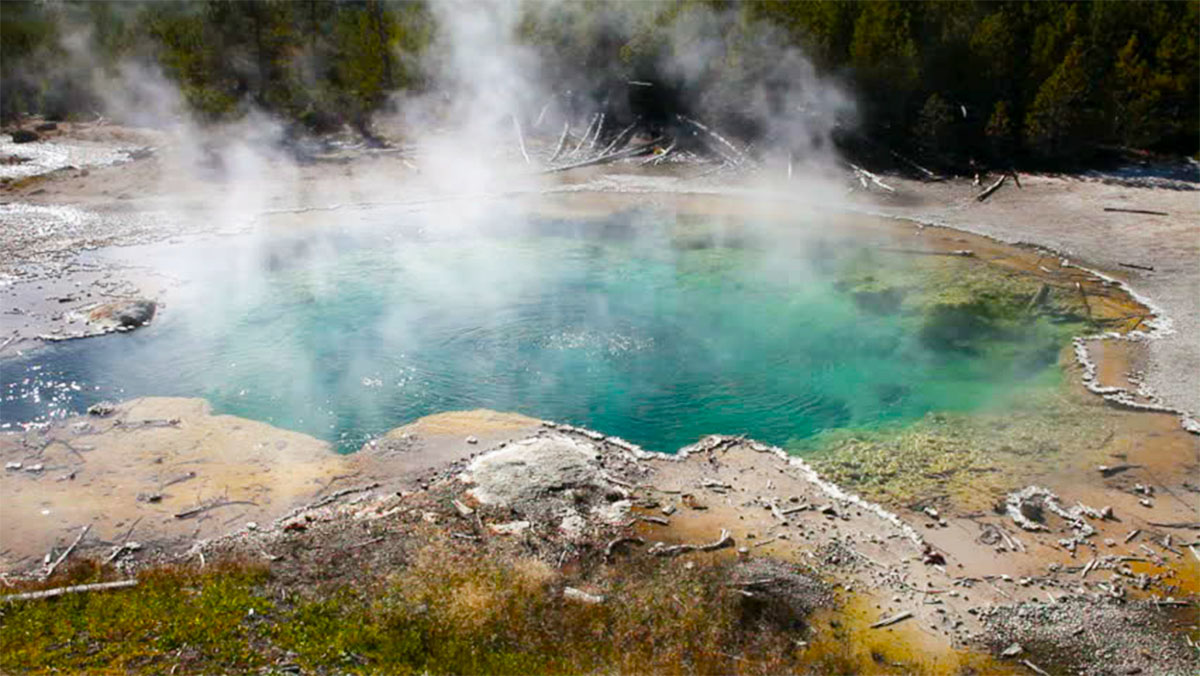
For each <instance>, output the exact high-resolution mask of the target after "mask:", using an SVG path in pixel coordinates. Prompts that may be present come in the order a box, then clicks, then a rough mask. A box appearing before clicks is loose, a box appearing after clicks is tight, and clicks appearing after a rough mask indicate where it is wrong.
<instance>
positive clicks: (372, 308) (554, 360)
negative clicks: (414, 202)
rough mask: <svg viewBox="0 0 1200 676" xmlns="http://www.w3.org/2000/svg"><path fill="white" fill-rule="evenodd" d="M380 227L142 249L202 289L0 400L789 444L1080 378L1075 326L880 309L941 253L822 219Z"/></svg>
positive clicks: (26, 375)
mask: <svg viewBox="0 0 1200 676" xmlns="http://www.w3.org/2000/svg"><path fill="white" fill-rule="evenodd" d="M335 217H336V216H331V217H330V218H335ZM359 220H360V221H362V222H357V221H356V222H355V223H354V224H344V225H334V226H331V225H330V224H326V226H324V227H320V228H296V229H277V230H276V231H275V232H274V234H263V233H259V234H256V235H253V236H245V237H231V238H225V239H220V240H209V241H205V242H200V243H189V244H176V245H170V246H165V245H164V246H156V247H151V248H149V249H147V250H146V251H141V252H139V251H134V252H128V250H127V255H129V256H131V257H132V258H135V259H138V260H142V261H145V260H152V261H153V262H154V265H155V266H157V267H159V268H161V269H163V270H167V271H170V272H172V273H173V274H175V275H177V276H180V277H182V278H183V279H184V280H185V283H184V284H182V285H181V286H180V288H179V289H178V290H176V291H175V292H173V294H172V295H171V296H170V299H169V303H168V305H167V307H166V308H165V309H164V310H163V311H161V312H160V314H159V317H158V318H157V319H156V321H155V323H154V324H153V325H151V326H149V327H147V328H144V329H141V330H138V331H136V332H133V333H130V334H124V335H112V336H108V337H103V338H95V339H89V340H79V341H71V342H66V343H58V344H51V345H48V346H47V347H45V348H44V349H41V350H38V351H35V352H32V353H30V354H27V355H25V356H22V357H17V358H9V359H6V360H5V361H3V362H0V366H2V368H3V406H2V407H0V408H2V412H0V417H2V418H3V422H5V423H17V422H28V421H35V420H44V419H47V418H49V417H54V416H62V415H65V414H67V413H69V412H79V411H82V410H83V409H84V408H86V407H87V406H88V405H90V404H91V403H94V402H95V401H98V400H103V399H126V398H131V397H136V396H146V395H163V396H188V397H204V398H206V399H208V400H209V401H211V402H212V404H213V407H214V409H215V410H216V411H217V412H220V413H229V414H234V415H238V416H244V417H248V418H254V419H258V420H263V421H268V422H270V423H273V424H275V425H277V426H280V427H284V428H289V429H294V430H299V431H303V432H307V433H309V434H312V435H315V436H318V437H321V438H324V439H328V440H330V441H333V442H335V443H336V444H338V446H339V448H341V449H342V450H354V449H357V448H358V447H359V446H360V445H361V444H362V443H363V441H364V440H366V439H367V438H369V437H370V436H373V435H377V434H380V433H383V432H385V431H387V430H388V429H390V428H392V427H395V426H398V425H400V424H403V423H405V422H408V421H411V420H412V419H414V418H417V417H420V416H423V415H427V414H430V413H435V412H439V411H446V410H455V409H471V408H490V409H496V410H501V411H518V412H521V413H525V414H528V415H531V416H535V417H538V418H545V419H553V420H557V421H562V422H569V423H572V424H577V425H583V426H587V427H591V428H594V429H597V430H601V431H603V432H605V433H609V434H615V435H618V436H621V437H624V438H626V439H628V440H630V441H633V442H635V443H638V444H641V445H643V446H644V447H646V448H648V449H653V450H660V451H668V452H669V451H674V450H675V449H677V448H679V447H680V446H683V445H685V444H688V443H691V442H693V441H695V440H696V439H697V438H698V437H700V436H701V435H703V434H707V433H716V432H719V433H726V434H742V433H744V434H747V435H750V436H752V437H754V438H757V439H761V440H764V441H768V442H772V443H777V444H784V443H786V442H788V441H789V440H795V439H802V438H806V437H810V436H812V435H814V434H816V433H818V432H820V431H822V430H828V429H832V428H837V427H845V426H863V425H872V424H875V423H881V422H888V421H896V420H904V419H915V418H917V417H920V416H923V415H924V414H926V413H927V412H929V411H933V410H968V409H972V408H976V407H980V406H984V405H986V404H987V403H988V402H989V401H991V400H992V399H993V398H995V397H997V396H998V395H999V394H1003V393H1006V392H1011V391H1012V390H1013V389H1014V388H1019V387H1027V386H1029V385H1031V384H1033V383H1045V382H1048V381H1053V379H1055V378H1057V377H1059V376H1058V371H1057V369H1055V368H1053V365H1054V363H1055V360H1056V358H1057V355H1058V351H1059V349H1060V348H1061V346H1062V345H1063V344H1064V341H1065V337H1066V335H1067V330H1066V329H1065V328H1064V326H1063V325H1060V324H1054V323H1051V322H1049V321H1045V320H1037V321H1030V322H1027V323H1025V324H1023V325H1022V326H1021V327H1020V331H1019V332H1012V331H1001V330H989V331H984V332H979V331H969V332H967V333H964V334H963V335H962V336H959V335H957V334H956V331H958V329H957V328H955V327H954V326H951V327H950V329H949V331H950V335H949V336H946V335H942V334H938V333H936V332H935V334H932V337H931V334H930V331H929V330H928V323H929V321H930V319H929V312H927V311H922V310H920V309H914V308H911V307H906V306H905V304H904V303H903V302H900V301H898V300H896V299H894V298H892V299H891V300H888V298H889V296H888V295H887V293H885V294H883V295H882V296H880V297H882V298H884V299H885V301H886V302H884V303H883V304H882V307H881V306H880V303H878V302H871V303H864V301H863V296H862V295H861V294H860V293H857V292H855V291H853V289H851V288H850V287H849V286H848V285H847V283H846V280H847V279H848V278H849V277H853V276H855V275H857V278H859V279H861V278H862V275H863V272H864V270H865V271H869V272H872V273H879V274H888V273H891V272H895V273H896V274H909V272H911V271H909V270H908V268H910V267H911V266H914V265H917V264H918V262H919V263H920V264H926V259H932V258H934V257H911V256H910V257H906V256H896V255H887V254H882V253H878V252H877V251H874V250H872V249H870V248H862V247H859V246H856V245H854V244H853V242H847V241H843V240H840V239H838V238H837V237H836V233H830V232H823V229H822V228H820V227H808V228H795V227H793V228H790V229H788V230H786V231H780V230H779V229H778V228H777V227H775V226H766V225H762V224H755V223H751V222H739V223H733V224H731V223H730V222H728V221H718V220H717V219H710V220H706V219H704V218H685V217H682V216H676V215H675V214H673V213H660V212H655V211H637V212H626V213H620V214H617V215H614V216H610V217H606V218H603V219H575V220H571V219H565V220H564V219H552V218H532V217H522V218H520V219H517V218H515V217H513V216H512V215H511V214H509V215H505V216H504V217H503V218H502V219H501V220H503V222H504V223H505V224H504V225H503V226H496V227H476V228H472V229H471V230H470V231H469V232H467V231H464V230H461V229H455V231H454V232H442V231H441V230H439V229H438V228H436V227H430V225H429V223H428V222H425V221H422V222H418V221H417V220H412V219H411V218H410V217H408V216H403V215H388V216H383V215H376V216H375V217H373V218H370V219H365V220H363V219H359ZM518 221H519V222H518ZM800 233H804V234H803V235H801V234H800ZM918 259H921V260H920V261H918ZM938 264H944V265H949V264H953V265H962V266H964V267H963V269H964V270H966V269H967V267H966V266H970V265H981V264H980V263H975V262H969V261H961V262H959V261H955V262H953V263H950V262H945V263H943V262H941V261H939V262H938ZM868 279H870V277H868ZM893 301H894V302H893ZM943 333H944V331H943Z"/></svg>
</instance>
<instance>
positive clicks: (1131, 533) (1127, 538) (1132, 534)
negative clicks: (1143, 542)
mask: <svg viewBox="0 0 1200 676" xmlns="http://www.w3.org/2000/svg"><path fill="white" fill-rule="evenodd" d="M1141 532H1142V531H1141V529H1140V528H1134V529H1133V530H1131V531H1129V534H1128V535H1126V536H1125V540H1124V544H1129V541H1130V540H1132V539H1134V538H1135V537H1137V536H1138V533H1141Z"/></svg>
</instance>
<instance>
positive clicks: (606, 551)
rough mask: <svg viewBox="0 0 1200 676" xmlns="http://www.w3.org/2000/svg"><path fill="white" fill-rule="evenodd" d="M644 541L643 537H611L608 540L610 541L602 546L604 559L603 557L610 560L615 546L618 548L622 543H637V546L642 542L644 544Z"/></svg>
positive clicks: (615, 548)
mask: <svg viewBox="0 0 1200 676" xmlns="http://www.w3.org/2000/svg"><path fill="white" fill-rule="evenodd" d="M645 543H646V541H645V540H643V539H641V538H638V537H619V538H615V539H613V540H610V541H609V543H608V544H607V545H606V546H605V547H604V559H605V560H606V561H608V560H612V557H613V553H614V552H615V551H616V550H617V548H618V547H620V546H622V545H627V544H629V545H638V546H641V545H643V544H645Z"/></svg>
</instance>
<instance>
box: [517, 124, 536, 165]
mask: <svg viewBox="0 0 1200 676" xmlns="http://www.w3.org/2000/svg"><path fill="white" fill-rule="evenodd" d="M512 121H513V129H515V130H516V132H517V146H518V147H519V148H520V149H521V156H522V157H524V158H525V164H533V160H531V159H529V153H528V152H527V151H526V150H525V134H524V133H522V131H521V120H519V119H518V118H517V116H516V115H515V114H514V115H513V116H512Z"/></svg>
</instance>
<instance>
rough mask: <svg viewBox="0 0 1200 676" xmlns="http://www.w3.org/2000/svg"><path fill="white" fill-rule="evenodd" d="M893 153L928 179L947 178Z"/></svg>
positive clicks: (893, 153) (893, 155) (941, 179)
mask: <svg viewBox="0 0 1200 676" xmlns="http://www.w3.org/2000/svg"><path fill="white" fill-rule="evenodd" d="M891 153H892V157H895V158H896V159H898V160H900V161H901V162H903V163H905V164H907V165H908V166H910V167H912V168H913V169H916V170H917V171H919V172H921V173H922V174H924V176H925V178H927V179H929V180H931V181H944V180H946V179H945V177H943V176H940V175H938V174H935V173H933V172H932V171H930V170H928V169H926V168H925V167H922V166H921V165H919V164H917V163H916V162H913V161H912V160H910V159H908V158H907V157H905V156H903V155H901V154H900V153H898V152H896V151H895V150H893V151H891ZM788 175H789V176H790V175H791V174H790V173H789V174H788Z"/></svg>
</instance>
